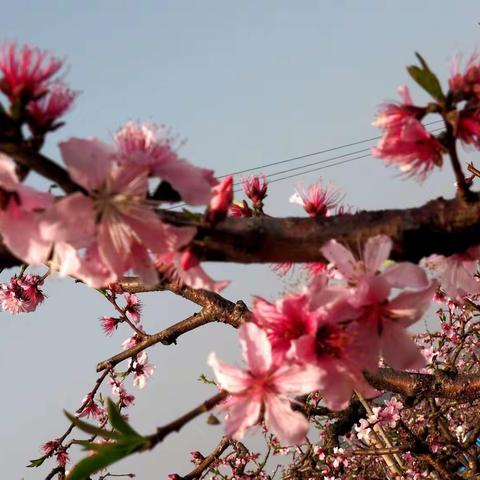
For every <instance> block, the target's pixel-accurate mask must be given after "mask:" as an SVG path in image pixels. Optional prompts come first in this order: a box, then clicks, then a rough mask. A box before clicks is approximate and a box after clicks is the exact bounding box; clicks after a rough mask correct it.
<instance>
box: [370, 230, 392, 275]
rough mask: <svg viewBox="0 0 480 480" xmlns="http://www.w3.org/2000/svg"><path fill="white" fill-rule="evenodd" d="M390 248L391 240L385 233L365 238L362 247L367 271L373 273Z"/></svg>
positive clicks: (385, 258)
mask: <svg viewBox="0 0 480 480" xmlns="http://www.w3.org/2000/svg"><path fill="white" fill-rule="evenodd" d="M391 250H392V240H391V239H390V238H389V237H387V236H386V235H376V236H375V237H371V238H369V239H368V240H367V243H366V244H365V249H364V259H363V260H364V262H365V266H366V267H367V271H368V272H370V273H372V274H373V273H375V272H377V271H378V270H380V267H381V265H382V263H383V262H384V261H385V260H387V259H388V257H389V255H390V251H391Z"/></svg>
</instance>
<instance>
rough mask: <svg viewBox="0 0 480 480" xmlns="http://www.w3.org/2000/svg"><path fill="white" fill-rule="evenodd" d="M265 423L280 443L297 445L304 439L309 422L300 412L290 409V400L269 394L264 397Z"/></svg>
mask: <svg viewBox="0 0 480 480" xmlns="http://www.w3.org/2000/svg"><path fill="white" fill-rule="evenodd" d="M265 425H266V427H267V429H268V430H269V431H271V432H272V433H274V434H275V435H276V436H277V437H278V438H279V440H280V441H281V442H282V443H284V444H288V445H298V444H300V443H303V441H304V440H305V436H306V435H307V433H308V428H309V425H310V424H309V422H308V420H307V419H306V418H305V417H304V416H303V415H302V414H301V413H300V412H294V411H293V410H292V407H291V403H290V400H288V399H286V398H280V397H278V396H276V395H273V394H269V395H268V396H267V397H266V399H265Z"/></svg>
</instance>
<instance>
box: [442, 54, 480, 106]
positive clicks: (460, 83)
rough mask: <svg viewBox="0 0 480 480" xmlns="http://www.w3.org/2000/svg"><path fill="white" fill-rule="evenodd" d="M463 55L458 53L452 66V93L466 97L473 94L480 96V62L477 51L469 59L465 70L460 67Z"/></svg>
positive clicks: (450, 83)
mask: <svg viewBox="0 0 480 480" xmlns="http://www.w3.org/2000/svg"><path fill="white" fill-rule="evenodd" d="M461 59H462V56H461V55H456V56H454V57H453V59H452V62H451V67H450V78H449V80H448V85H449V87H450V90H451V91H452V93H453V94H454V95H455V96H457V97H460V99H466V97H468V96H470V95H473V96H475V97H477V98H478V97H480V62H479V56H478V54H477V53H473V54H472V55H471V56H470V58H469V59H468V60H467V64H466V66H465V70H464V71H463V72H462V71H461V69H460V62H461Z"/></svg>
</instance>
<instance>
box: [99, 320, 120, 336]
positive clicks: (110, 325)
mask: <svg viewBox="0 0 480 480" xmlns="http://www.w3.org/2000/svg"><path fill="white" fill-rule="evenodd" d="M100 322H101V324H102V328H103V331H104V332H105V335H112V334H113V332H114V331H115V330H116V329H117V327H118V324H119V322H120V320H119V319H118V318H115V317H106V316H103V317H102V318H101V319H100Z"/></svg>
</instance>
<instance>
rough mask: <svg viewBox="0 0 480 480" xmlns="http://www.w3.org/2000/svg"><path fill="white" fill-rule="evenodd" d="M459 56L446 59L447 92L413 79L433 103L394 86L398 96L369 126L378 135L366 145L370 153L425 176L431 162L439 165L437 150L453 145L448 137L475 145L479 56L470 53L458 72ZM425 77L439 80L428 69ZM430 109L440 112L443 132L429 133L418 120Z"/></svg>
mask: <svg viewBox="0 0 480 480" xmlns="http://www.w3.org/2000/svg"><path fill="white" fill-rule="evenodd" d="M460 60H461V57H460V56H456V57H455V58H454V59H453V61H452V64H451V72H450V78H449V80H448V86H449V91H448V93H447V94H443V93H442V92H441V90H440V86H439V87H438V90H437V89H432V88H428V87H426V86H425V85H426V83H427V82H425V83H422V82H421V81H420V82H418V83H419V84H420V85H422V86H423V87H424V88H425V89H426V90H427V92H428V93H429V94H430V95H432V96H433V97H434V98H433V102H430V103H429V104H428V105H426V106H418V105H415V104H414V102H413V100H412V97H411V95H410V92H409V89H408V87H407V86H405V85H402V86H400V87H399V89H398V90H399V93H400V96H401V99H402V101H401V102H400V103H385V104H383V105H382V106H381V107H380V112H379V114H378V116H377V118H376V119H375V121H374V122H373V125H374V126H376V127H379V128H381V129H382V130H383V131H384V134H383V136H382V138H381V139H380V141H379V143H378V145H377V146H376V147H374V148H372V155H374V156H376V157H379V158H382V159H383V160H385V162H386V163H387V164H393V165H397V166H398V167H399V168H400V171H401V172H403V173H405V174H406V175H409V176H415V177H417V178H419V179H425V178H426V176H427V175H428V174H429V173H430V172H432V171H433V169H434V168H435V166H441V165H442V157H443V155H444V154H445V153H447V152H451V149H452V148H455V147H452V142H451V140H452V139H453V143H454V142H455V141H456V140H460V141H461V142H462V143H463V144H464V145H471V146H473V147H474V148H477V149H478V148H480V95H479V91H480V61H479V56H478V55H477V54H474V55H472V56H471V57H470V58H469V59H468V61H467V64H466V67H465V69H464V70H463V71H462V70H461V68H460ZM422 62H423V59H422ZM414 68H416V67H414ZM417 71H418V70H417ZM414 78H415V77H414ZM428 78H429V82H430V86H431V85H432V84H435V83H438V85H439V82H438V79H437V78H436V77H435V75H434V74H433V72H431V71H428ZM416 80H417V79H416ZM417 81H418V80H417ZM431 113H435V114H439V115H440V116H441V121H443V123H444V124H445V129H446V130H445V131H444V132H441V133H440V134H433V133H431V132H429V131H428V130H427V128H426V125H425V124H424V123H422V122H423V120H424V118H425V117H426V116H427V115H428V114H431ZM436 123H438V122H436Z"/></svg>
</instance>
